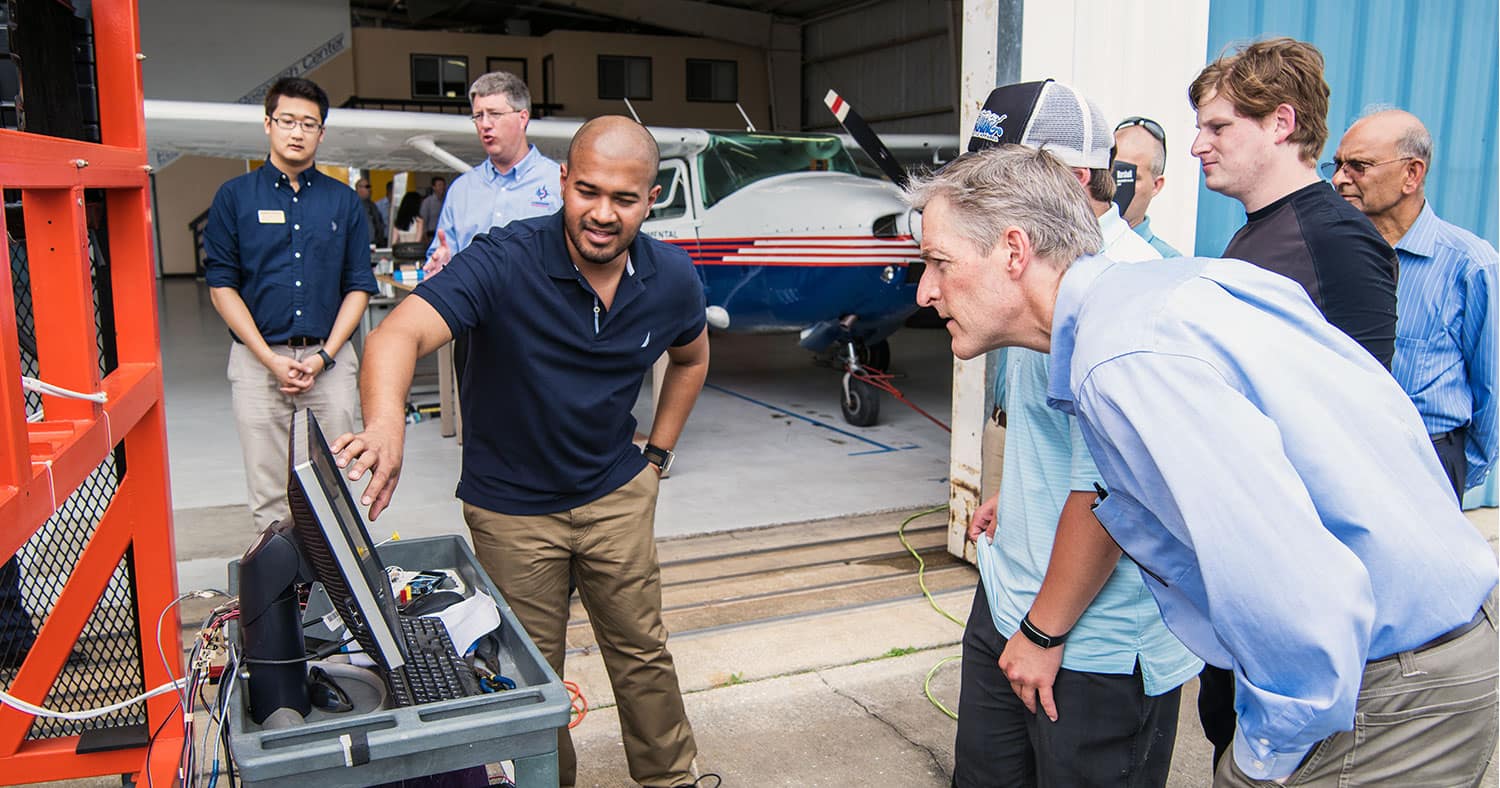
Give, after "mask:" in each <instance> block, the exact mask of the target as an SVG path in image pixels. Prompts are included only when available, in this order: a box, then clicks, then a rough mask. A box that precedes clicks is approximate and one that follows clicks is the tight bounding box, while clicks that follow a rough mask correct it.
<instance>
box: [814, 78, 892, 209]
mask: <svg viewBox="0 0 1500 788" xmlns="http://www.w3.org/2000/svg"><path fill="white" fill-rule="evenodd" d="M823 103H824V104H826V105H827V106H828V110H829V111H830V112H832V113H833V116H834V117H835V118H838V120H839V123H840V124H841V125H843V127H844V130H845V131H847V132H849V136H851V137H853V138H854V141H855V142H858V143H859V147H861V148H864V151H865V153H868V154H870V158H872V159H874V160H875V164H876V166H878V167H880V171H881V172H883V173H885V174H886V177H888V178H890V179H891V181H892V182H894V183H895V184H896V185H897V186H900V187H902V188H906V181H907V180H908V176H907V174H906V168H905V167H902V166H901V163H900V162H898V161H896V156H895V154H893V153H891V149H890V148H887V147H886V146H885V143H884V142H881V141H880V135H879V134H876V133H875V130H874V129H872V128H870V124H869V123H866V122H865V119H864V117H863V116H861V115H860V114H859V113H858V112H855V111H854V107H852V106H850V105H849V102H847V101H845V100H844V99H843V97H842V96H840V95H839V94H838V91H835V90H830V91H828V95H826V96H824V97H823Z"/></svg>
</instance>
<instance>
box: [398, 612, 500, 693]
mask: <svg viewBox="0 0 1500 788" xmlns="http://www.w3.org/2000/svg"><path fill="white" fill-rule="evenodd" d="M401 636H402V637H403V638H404V639H405V640H406V652H407V658H406V664H405V665H404V666H402V667H400V668H397V669H395V670H393V671H391V672H390V674H389V675H388V677H387V678H388V679H389V680H388V681H387V682H386V683H387V684H388V685H390V690H391V697H392V699H393V701H394V705H396V706H415V705H417V704H419V703H432V702H433V701H439V700H452V699H454V698H465V697H468V696H470V695H478V694H479V681H478V680H477V679H475V678H474V669H473V668H471V667H469V665H468V663H466V662H464V659H463V657H460V656H459V655H458V654H456V653H455V652H454V650H453V640H452V639H451V638H449V637H448V629H447V627H444V626H443V622H441V621H439V620H437V619H435V618H407V617H405V616H402V617H401Z"/></svg>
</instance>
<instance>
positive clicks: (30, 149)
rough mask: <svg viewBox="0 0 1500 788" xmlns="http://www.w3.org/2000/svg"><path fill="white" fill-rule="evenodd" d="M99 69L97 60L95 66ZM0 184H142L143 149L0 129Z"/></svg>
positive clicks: (60, 186)
mask: <svg viewBox="0 0 1500 788" xmlns="http://www.w3.org/2000/svg"><path fill="white" fill-rule="evenodd" d="M100 71H101V72H102V71H103V66H102V65H101V66H100ZM0 149H3V150H5V156H4V157H3V158H0V185H4V186H5V187H6V188H8V189H16V188H27V189H70V188H73V187H75V186H83V187H87V188H91V189H102V188H120V187H131V186H135V187H144V186H146V184H147V181H146V176H147V175H148V174H150V170H149V169H148V168H147V166H146V151H145V149H132V148H121V147H117V146H114V145H100V144H98V143H96V142H79V141H77V140H65V139H60V138H57V137H43V136H40V135H37V134H27V133H26V132H24V131H12V130H10V129H0Z"/></svg>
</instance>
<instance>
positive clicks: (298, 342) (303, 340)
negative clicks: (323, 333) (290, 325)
mask: <svg viewBox="0 0 1500 788" xmlns="http://www.w3.org/2000/svg"><path fill="white" fill-rule="evenodd" d="M278 344H281V345H291V346H292V347H312V346H313V345H321V344H323V337H287V340H286V341H285V342H280V343H278Z"/></svg>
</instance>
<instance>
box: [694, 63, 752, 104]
mask: <svg viewBox="0 0 1500 788" xmlns="http://www.w3.org/2000/svg"><path fill="white" fill-rule="evenodd" d="M687 100H688V101H739V100H740V64H739V63H737V62H735V61H733V60H695V59H692V58H689V59H688V62H687Z"/></svg>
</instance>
